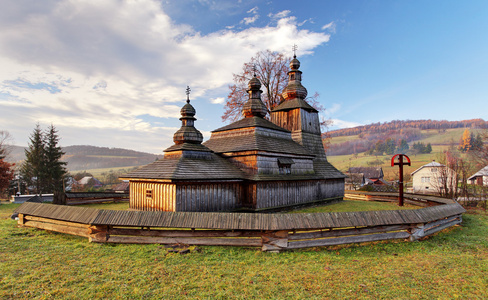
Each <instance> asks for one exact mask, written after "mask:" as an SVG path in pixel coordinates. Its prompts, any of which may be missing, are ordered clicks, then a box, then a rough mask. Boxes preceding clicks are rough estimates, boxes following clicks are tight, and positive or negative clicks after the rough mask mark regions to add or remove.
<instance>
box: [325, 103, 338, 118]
mask: <svg viewBox="0 0 488 300" xmlns="http://www.w3.org/2000/svg"><path fill="white" fill-rule="evenodd" d="M340 109H341V105H340V104H338V103H333V104H332V106H331V107H328V108H327V110H326V111H325V113H326V114H327V115H332V114H335V113H336V112H338V111H339V110H340Z"/></svg>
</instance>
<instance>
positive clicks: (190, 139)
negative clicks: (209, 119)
mask: <svg viewBox="0 0 488 300" xmlns="http://www.w3.org/2000/svg"><path fill="white" fill-rule="evenodd" d="M186 93H187V99H186V104H185V105H184V106H183V107H182V108H181V110H180V113H181V118H180V120H181V128H180V129H178V131H176V132H175V134H174V135H173V141H174V142H175V144H183V143H192V144H201V143H202V142H203V135H202V133H201V132H200V131H198V130H197V129H196V128H195V127H194V123H195V120H196V118H195V117H194V116H195V114H196V111H195V108H194V107H193V106H192V105H191V104H190V88H189V87H187V90H186Z"/></svg>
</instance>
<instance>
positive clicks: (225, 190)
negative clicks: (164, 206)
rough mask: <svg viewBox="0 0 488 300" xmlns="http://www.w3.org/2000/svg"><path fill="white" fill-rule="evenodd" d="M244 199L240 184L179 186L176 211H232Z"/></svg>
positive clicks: (177, 187) (183, 184)
mask: <svg viewBox="0 0 488 300" xmlns="http://www.w3.org/2000/svg"><path fill="white" fill-rule="evenodd" d="M241 198H242V186H241V184H240V183H237V182H233V183H223V182H219V183H208V184H205V185H201V184H191V183H189V184H185V183H181V184H177V186H176V203H177V204H176V207H175V208H176V209H175V211H201V212H212V211H232V210H235V209H236V208H237V207H238V204H239V201H240V199H241Z"/></svg>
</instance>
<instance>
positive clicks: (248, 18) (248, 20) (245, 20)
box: [241, 6, 259, 25]
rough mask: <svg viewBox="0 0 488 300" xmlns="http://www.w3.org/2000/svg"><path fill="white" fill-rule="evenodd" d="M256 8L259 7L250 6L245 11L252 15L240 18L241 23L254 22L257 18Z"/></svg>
mask: <svg viewBox="0 0 488 300" xmlns="http://www.w3.org/2000/svg"><path fill="white" fill-rule="evenodd" d="M258 9H259V8H258V7H257V6H255V7H253V8H251V9H250V10H248V11H247V13H248V14H253V16H252V17H246V18H244V19H242V21H241V24H245V25H249V24H252V23H254V22H256V21H257V19H259V15H258Z"/></svg>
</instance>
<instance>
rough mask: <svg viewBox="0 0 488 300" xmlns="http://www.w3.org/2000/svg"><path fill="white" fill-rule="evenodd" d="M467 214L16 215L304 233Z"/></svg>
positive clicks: (43, 211)
mask: <svg viewBox="0 0 488 300" xmlns="http://www.w3.org/2000/svg"><path fill="white" fill-rule="evenodd" d="M464 212H465V210H464V208H463V207H462V206H461V205H459V204H458V203H453V204H445V205H439V206H432V207H427V208H422V209H411V210H389V211H388V210H387V211H361V212H331V213H296V214H283V213H281V214H262V213H202V212H161V211H122V210H98V209H93V208H82V207H67V206H64V205H53V204H41V203H24V204H23V205H22V206H20V207H18V208H17V209H16V210H15V213H19V214H25V215H33V216H39V217H45V218H52V219H56V220H65V221H71V222H79V223H85V224H91V225H109V226H136V227H140V226H144V227H166V228H198V229H200V228H201V229H235V230H300V229H320V228H340V227H355V226H383V225H395V224H418V223H425V222H431V221H435V220H438V219H441V218H445V217H449V216H453V215H457V214H462V213H464Z"/></svg>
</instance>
